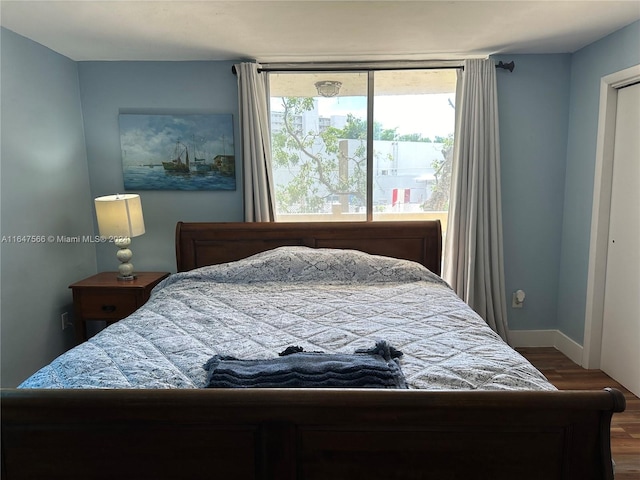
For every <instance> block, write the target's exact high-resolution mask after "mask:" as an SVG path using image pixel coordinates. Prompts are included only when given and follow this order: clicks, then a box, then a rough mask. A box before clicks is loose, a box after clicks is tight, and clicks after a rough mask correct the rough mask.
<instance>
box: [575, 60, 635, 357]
mask: <svg viewBox="0 0 640 480" xmlns="http://www.w3.org/2000/svg"><path fill="white" fill-rule="evenodd" d="M637 82H640V65H635V66H633V67H630V68H627V69H625V70H621V71H619V72H615V73H612V74H610V75H607V76H605V77H602V78H601V79H600V113H599V115H598V136H597V143H596V167H595V173H594V181H593V207H592V210H591V237H590V244H589V245H590V246H589V273H588V276H587V299H586V309H585V321H584V345H583V351H582V366H583V367H584V368H600V354H601V347H602V321H603V316H604V293H605V277H606V272H607V250H608V244H609V214H610V212H611V182H612V180H613V153H614V152H613V146H614V139H615V131H616V111H617V105H618V89H619V88H622V87H626V86H627V85H631V84H634V83H637Z"/></svg>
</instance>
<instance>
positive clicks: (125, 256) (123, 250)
mask: <svg viewBox="0 0 640 480" xmlns="http://www.w3.org/2000/svg"><path fill="white" fill-rule="evenodd" d="M114 243H115V244H116V246H118V247H119V248H120V250H118V252H117V253H116V257H117V258H118V260H120V265H119V266H118V272H119V273H120V275H118V280H122V281H129V280H135V278H136V276H135V274H134V273H133V264H132V263H131V262H129V260H131V257H133V253H131V250H129V248H128V247H129V245H131V239H130V238H128V237H123V238H118V239H116V240H115V241H114Z"/></svg>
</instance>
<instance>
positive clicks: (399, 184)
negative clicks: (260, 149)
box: [269, 69, 456, 227]
mask: <svg viewBox="0 0 640 480" xmlns="http://www.w3.org/2000/svg"><path fill="white" fill-rule="evenodd" d="M368 77H369V75H368V72H283V73H273V72H272V73H270V74H269V89H270V97H271V104H270V108H271V135H272V153H273V176H274V183H275V189H276V216H277V220H278V221H328V220H330V221H341V220H344V221H354V220H365V219H367V218H370V219H373V220H395V219H397V220H407V219H427V218H440V219H441V220H442V221H443V227H446V215H447V210H448V206H449V185H450V172H451V155H452V150H453V132H454V123H455V122H454V102H455V88H456V85H455V83H456V71H455V70H454V69H442V70H392V71H375V72H374V73H373V91H374V96H373V119H374V121H373V128H372V132H373V140H372V145H373V149H372V150H371V151H370V152H369V151H368V150H367V145H368V142H367V140H368V130H367V104H368V99H367V91H368ZM368 165H369V166H370V167H369V168H371V170H372V173H371V176H370V178H371V182H372V185H371V189H370V191H371V192H372V197H373V198H372V199H371V201H370V202H368V201H367V191H368V189H367V181H368V180H367V168H368ZM368 205H370V206H371V211H370V212H367V206H368Z"/></svg>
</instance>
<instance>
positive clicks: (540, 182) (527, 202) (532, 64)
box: [495, 54, 571, 330]
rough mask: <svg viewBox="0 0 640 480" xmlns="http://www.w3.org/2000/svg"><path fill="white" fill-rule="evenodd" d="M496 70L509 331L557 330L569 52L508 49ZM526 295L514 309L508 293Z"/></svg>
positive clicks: (569, 65) (569, 67)
mask: <svg viewBox="0 0 640 480" xmlns="http://www.w3.org/2000/svg"><path fill="white" fill-rule="evenodd" d="M495 60H496V62H497V61H499V60H503V61H509V60H513V61H515V64H516V67H515V69H514V71H513V72H512V73H509V72H508V71H505V70H498V72H497V80H498V110H499V111H498V114H499V118H500V149H501V152H500V157H501V174H502V183H501V187H502V222H503V238H504V264H505V286H506V292H507V318H508V322H509V328H510V329H511V330H539V329H554V328H557V326H556V308H557V292H558V265H559V263H560V238H561V237H560V235H561V229H562V205H563V196H564V181H565V179H564V176H565V158H566V144H567V126H568V121H569V103H568V100H567V99H568V98H569V79H570V71H571V56H570V55H568V54H564V55H509V56H505V57H496V58H495ZM518 289H522V290H524V291H525V292H526V294H527V297H526V301H525V304H524V306H523V308H522V309H513V308H511V294H512V292H514V291H516V290H518Z"/></svg>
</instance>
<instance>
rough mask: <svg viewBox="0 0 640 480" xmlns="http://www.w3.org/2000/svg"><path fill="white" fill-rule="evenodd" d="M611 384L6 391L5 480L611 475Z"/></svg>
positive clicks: (549, 479)
mask: <svg viewBox="0 0 640 480" xmlns="http://www.w3.org/2000/svg"><path fill="white" fill-rule="evenodd" d="M624 407H625V400H624V397H623V395H622V394H621V393H620V392H619V391H617V390H615V389H606V390H604V391H558V392H430V391H418V390H406V391H392V390H286V389H283V390H278V389H273V390H174V391H166V390H26V389H25V390H15V389H7V390H3V391H2V478H3V479H5V480H17V479H38V478H42V479H47V480H54V479H65V480H70V479H83V480H87V479H96V478H135V479H144V478H153V479H169V478H172V479H195V478H198V479H200V478H212V479H273V480H288V479H305V480H308V479H323V480H326V479H335V480H339V479H348V480H353V479H426V478H437V479H471V478H490V479H509V480H512V479H519V480H522V479H536V480H539V479H545V480H553V479H575V480H589V479H612V478H613V471H612V465H611V450H610V445H609V440H610V436H609V430H610V421H611V416H612V414H613V413H614V412H620V411H623V410H624Z"/></svg>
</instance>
